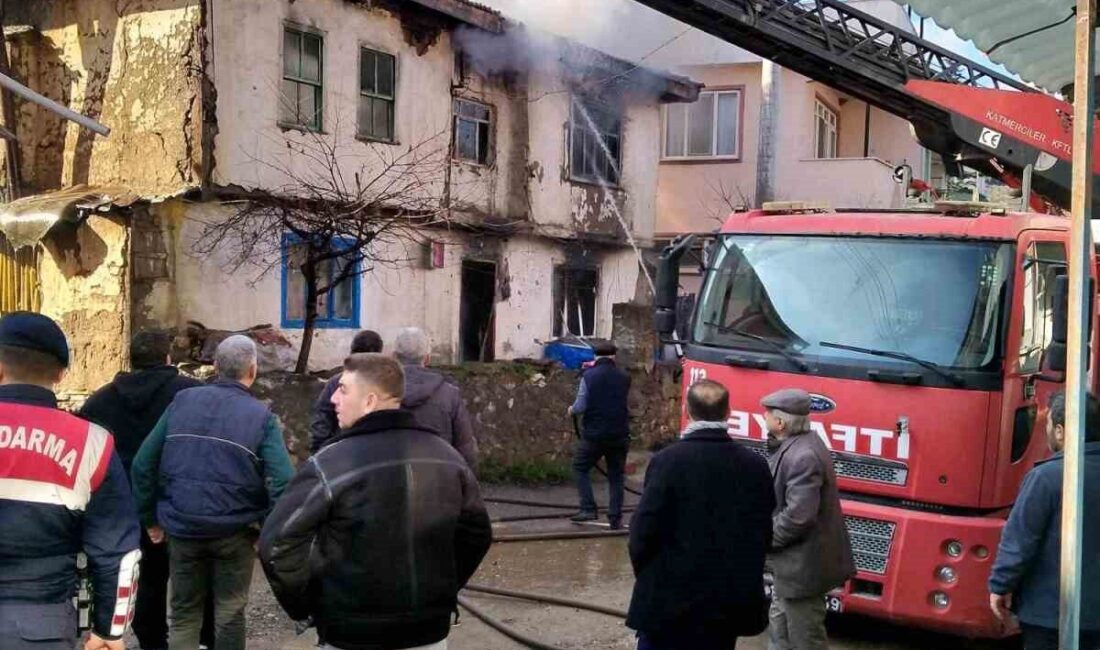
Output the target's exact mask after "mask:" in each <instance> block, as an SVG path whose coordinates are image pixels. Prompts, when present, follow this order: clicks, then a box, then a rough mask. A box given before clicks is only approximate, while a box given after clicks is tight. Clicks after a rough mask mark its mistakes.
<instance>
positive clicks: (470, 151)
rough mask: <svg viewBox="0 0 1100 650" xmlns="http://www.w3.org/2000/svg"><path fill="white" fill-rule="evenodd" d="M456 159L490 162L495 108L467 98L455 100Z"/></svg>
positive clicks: (485, 163) (482, 162)
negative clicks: (490, 138)
mask: <svg viewBox="0 0 1100 650" xmlns="http://www.w3.org/2000/svg"><path fill="white" fill-rule="evenodd" d="M454 114H455V134H454V137H455V151H454V157H455V159H456V160H465V161H467V162H472V163H477V164H478V165H488V164H489V152H490V144H489V137H490V134H491V133H492V128H491V127H492V123H493V122H492V120H493V110H492V108H490V107H489V106H487V105H485V104H479V103H477V102H471V101H468V100H465V99H456V100H454Z"/></svg>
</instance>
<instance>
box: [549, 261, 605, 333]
mask: <svg viewBox="0 0 1100 650" xmlns="http://www.w3.org/2000/svg"><path fill="white" fill-rule="evenodd" d="M575 272H584V273H592V274H593V275H594V276H595V283H593V285H592V322H591V323H588V326H589V329H588V331H589V332H590V333H584V332H581V333H577V332H570V334H572V335H573V336H578V337H581V338H585V337H589V338H591V337H594V336H596V323H598V322H599V319H600V280H601V278H600V276H601V273H600V267H598V266H574V265H569V264H555V265H554V267H553V270H552V271H551V288H552V294H553V295H551V297H550V307H551V309H552V310H553V311H554V313H553V314H551V325H550V329H551V336H553V337H555V338H556V337H561V336H565V334H566V331H567V330H568V329H569V317H570V309H569V305H568V304H567V303H568V301H569V276H570V274H571V273H575ZM559 274H560V275H561V277H562V282H561V288H560V289H558V276H559ZM559 296H560V298H561V302H562V306H563V307H565V312H566V313H565V319H564V320H559V318H561V313H560V310H559V309H558V298H559ZM573 309H576V307H575V305H574V306H573Z"/></svg>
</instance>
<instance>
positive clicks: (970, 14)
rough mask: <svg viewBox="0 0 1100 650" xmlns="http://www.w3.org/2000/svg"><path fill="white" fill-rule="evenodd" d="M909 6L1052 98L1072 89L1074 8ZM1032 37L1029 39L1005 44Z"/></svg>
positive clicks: (917, 2)
mask: <svg viewBox="0 0 1100 650" xmlns="http://www.w3.org/2000/svg"><path fill="white" fill-rule="evenodd" d="M906 1H907V2H908V4H910V5H911V6H912V7H913V9H915V10H916V11H917V12H918V13H920V14H921V15H922V16H928V17H930V18H932V19H933V20H935V21H936V23H937V24H939V25H941V26H943V27H944V28H948V29H954V30H955V33H956V34H958V35H959V36H960V37H961V38H963V39H969V40H971V41H974V44H975V45H976V46H978V49H980V50H981V51H983V52H988V53H989V57H990V59H992V60H993V61H995V62H997V63H1000V64H1002V65H1004V66H1005V67H1006V68H1008V69H1009V70H1011V71H1012V72H1014V73H1016V74H1018V75H1020V77H1021V78H1023V79H1024V80H1026V81H1030V82H1032V83H1034V84H1036V85H1037V86H1039V87H1041V88H1044V89H1046V90H1048V91H1053V92H1064V91H1066V90H1067V87H1068V86H1070V85H1072V84H1073V67H1074V61H1073V42H1074V21H1073V20H1072V19H1071V18H1072V16H1073V14H1071V13H1070V12H1071V11H1072V10H1073V9H1074V7H1073V3H1072V2H1067V0H966V1H965V2H944V1H943V0H906ZM1044 28H1046V29H1044ZM1036 30H1041V31H1036ZM1033 31H1034V32H1035V33H1033V34H1031V35H1028V36H1023V37H1021V38H1018V39H1017V40H1011V41H1010V42H1007V43H1006V42H1005V41H1008V40H1009V39H1014V38H1016V37H1020V36H1021V35H1022V34H1027V33H1028V32H1033ZM1098 42H1100V41H1098ZM991 50H992V51H991Z"/></svg>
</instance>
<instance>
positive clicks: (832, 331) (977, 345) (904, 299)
mask: <svg viewBox="0 0 1100 650" xmlns="http://www.w3.org/2000/svg"><path fill="white" fill-rule="evenodd" d="M712 259H713V262H712V264H711V270H710V272H709V275H708V277H707V280H706V283H705V284H704V287H703V290H702V294H701V298H700V306H699V310H698V313H697V315H696V318H695V329H694V332H693V337H692V342H693V343H695V344H698V345H703V346H708V347H719V348H739V349H746V350H762V351H768V350H770V349H771V346H764V345H759V342H758V341H754V340H753V339H752V338H750V336H745V335H741V334H739V332H742V333H744V334H747V335H753V336H756V337H763V338H765V339H767V340H768V342H769V343H775V344H778V345H780V346H782V347H783V349H784V350H786V351H788V352H790V353H794V354H798V355H799V356H801V357H814V358H816V359H818V360H821V361H826V362H833V363H843V362H846V361H852V362H853V363H857V362H858V361H857V360H859V361H863V362H866V359H867V355H866V354H863V353H862V352H860V351H858V350H856V349H843V348H844V346H851V347H853V348H867V349H874V350H889V351H893V352H895V353H898V354H901V355H908V356H911V357H915V358H917V359H921V360H925V361H927V362H929V363H931V364H935V365H936V366H941V367H943V368H955V369H960V370H983V369H993V368H999V362H1000V356H1001V348H1002V346H1001V345H1000V339H1001V338H1002V337H1001V336H1000V334H1001V332H1002V331H1003V327H1002V326H1003V322H1002V321H1003V312H1004V310H1005V307H1004V302H1005V301H1006V300H1007V297H1008V294H1009V291H1008V288H1007V287H1008V278H1009V276H1010V275H1011V269H1012V259H1013V245H1012V244H1010V243H997V242H958V241H935V240H927V239H908V238H881V237H879V238H873V237H816V236H776V235H726V236H724V237H722V238H721V239H720V240H719V241H718V243H717V244H716V247H715V254H714V255H713V257H712ZM822 343H830V344H834V345H824V346H823V345H822ZM835 344H840V347H837V346H836V345H835ZM918 370H919V368H918Z"/></svg>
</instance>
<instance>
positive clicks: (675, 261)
mask: <svg viewBox="0 0 1100 650" xmlns="http://www.w3.org/2000/svg"><path fill="white" fill-rule="evenodd" d="M640 1H641V2H644V3H645V4H648V5H650V6H653V7H654V8H657V9H659V10H661V11H664V12H666V13H669V14H670V15H673V16H675V17H677V18H679V19H680V20H683V21H685V22H688V23H689V24H692V25H695V26H697V27H700V28H702V29H705V30H707V31H710V32H712V33H714V34H716V35H718V36H720V37H723V38H726V39H727V40H729V41H730V42H733V43H735V44H737V45H740V46H742V47H745V48H747V49H750V50H752V51H754V52H756V53H758V54H761V55H762V56H766V57H769V58H774V59H776V60H778V61H779V62H780V63H782V64H783V65H785V66H788V67H791V68H793V69H795V70H796V71H798V72H801V73H803V74H806V75H808V76H810V77H812V78H815V79H821V80H825V81H827V82H828V83H830V84H831V85H834V86H836V87H838V88H840V89H841V90H844V91H846V92H849V93H851V94H853V95H856V96H859V97H861V98H862V99H865V100H867V101H869V102H871V103H873V104H875V105H877V106H879V107H881V108H884V109H885V110H889V111H891V112H893V113H895V114H898V115H901V116H903V117H906V118H907V119H909V120H910V121H911V123H912V124H913V126H914V132H915V133H916V135H917V137H918V138H919V139H920V140H921V142H922V143H923V144H924V145H925V146H926V147H928V148H930V149H931V150H933V151H936V152H938V153H940V154H941V155H943V156H944V160H945V162H947V163H948V165H951V166H953V165H958V164H965V165H967V166H968V167H971V168H974V169H978V170H980V171H982V172H984V173H986V174H989V175H993V176H997V177H1000V178H1002V179H1003V180H1005V181H1006V182H1007V183H1009V184H1010V185H1012V186H1014V187H1018V188H1020V190H1021V200H1020V204H1021V205H1020V206H1018V208H1017V209H1015V210H1014V209H1010V208H1007V207H1005V206H993V205H989V204H972V203H948V202H943V203H938V204H929V205H923V206H916V207H911V208H909V209H905V210H897V211H887V210H872V211H868V210H844V209H838V210H836V211H832V210H828V209H824V208H822V207H821V206H814V205H809V204H799V203H786V204H772V205H765V206H764V209H761V210H753V211H749V212H744V213H736V214H733V215H731V216H730V217H729V219H728V220H727V221H726V223H725V225H724V226H723V227H722V228H721V230H720V231H719V232H718V233H717V234H716V235H715V236H714V242H713V244H711V245H710V246H709V248H708V250H707V255H706V260H707V263H706V274H705V280H704V283H703V287H702V289H701V291H700V293H699V296H698V298H697V303H696V305H695V308H694V312H693V316H692V318H691V322H690V323H689V324H688V325H687V326H686V328H683V329H686V331H683V333H684V334H686V336H682V337H675V338H674V336H673V333H674V330H675V328H676V325H677V323H676V306H677V295H676V294H677V285H678V273H679V268H680V258H681V256H682V255H683V253H684V252H685V251H686V250H687V249H688V247H689V245H690V238H682V239H680V240H677V241H676V242H674V243H673V245H672V246H670V247H669V248H668V249H666V250H665V252H664V253H663V254H662V258H661V263H660V266H659V268H658V282H657V295H656V308H657V319H656V320H657V329H658V332H659V334H660V335H661V337H662V340H666V341H672V340H674V341H675V342H676V347H677V348H678V349H680V350H681V351H682V355H683V369H684V386H685V387H686V386H688V385H690V384H691V383H692V382H694V381H697V380H698V379H700V378H704V377H705V378H709V379H714V380H717V381H720V382H722V383H723V384H725V385H726V386H727V387H728V388H729V389H730V394H731V408H732V410H731V413H730V417H729V429H730V435H731V436H733V437H734V438H735V439H736V440H738V441H740V442H741V443H742V444H745V445H748V446H750V447H752V448H754V449H756V450H758V451H760V452H761V453H764V439H765V431H764V419H763V413H762V411H761V408H760V406H759V401H760V398H761V397H762V396H763V395H765V394H767V393H769V392H771V391H773V390H776V389H779V388H783V387H799V388H804V389H806V390H808V391H809V392H810V393H812V394H813V411H814V412H813V414H812V420H813V422H814V425H813V426H814V431H815V432H816V434H817V435H819V436H820V437H821V438H822V439H823V440H824V441H825V442H826V444H827V445H828V446H829V447H830V449H831V450H832V454H833V460H834V466H835V469H836V474H837V476H838V482H839V485H840V488H841V491H842V499H843V503H842V505H843V510H844V514H845V517H846V521H847V524H848V531H849V533H850V536H851V540H852V550H853V552H854V555H855V559H856V565H857V567H858V574H857V576H856V577H855V578H854V579H853V580H851V581H850V582H849V583H848V584H847V585H845V587H844V588H843V590H840V591H839V592H837V593H835V594H832V595H831V597H830V598H829V601H828V603H829V607H830V608H831V609H833V610H838V611H845V612H856V613H861V614H866V615H870V616H875V617H880V618H885V619H890V620H893V621H897V622H900V623H904V624H910V625H915V626H920V627H926V628H932V629H939V630H944V631H949V632H953V633H957V634H961V635H966V636H976V637H981V636H987V637H993V636H999V635H1000V634H1002V631H1001V629H1000V627H999V626H998V625H997V624H996V623H995V621H994V619H993V616H992V615H991V613H990V610H989V605H988V592H987V587H986V582H987V579H988V577H989V571H990V566H991V564H992V562H993V559H994V555H995V553H996V549H997V544H998V541H999V539H1000V535H1001V530H1002V528H1003V525H1004V520H1005V517H1006V516H1007V514H1008V511H1009V508H1010V507H1011V505H1012V503H1013V501H1014V499H1015V496H1016V494H1017V491H1018V489H1019V485H1020V481H1021V479H1022V477H1023V476H1024V474H1025V473H1026V472H1027V471H1028V470H1030V469H1031V468H1032V466H1033V465H1034V463H1035V462H1036V461H1037V460H1040V459H1042V458H1044V457H1046V456H1047V455H1048V454H1049V450H1048V449H1047V444H1046V440H1045V436H1044V429H1045V416H1046V413H1045V409H1044V405H1045V403H1046V398H1047V396H1048V395H1049V394H1050V393H1051V392H1053V391H1054V390H1057V389H1059V388H1061V387H1062V385H1063V382H1064V372H1063V368H1064V361H1065V323H1066V295H1067V290H1066V282H1065V270H1066V259H1067V245H1068V230H1069V221H1068V219H1066V218H1064V217H1061V216H1052V215H1049V214H1041V213H1039V212H1032V211H1028V207H1029V206H1030V207H1031V208H1033V209H1036V210H1042V211H1050V210H1054V209H1055V208H1057V207H1059V206H1061V207H1068V197H1069V160H1070V157H1071V152H1070V148H1069V145H1068V144H1067V143H1068V142H1069V129H1070V124H1069V116H1070V115H1071V114H1072V111H1071V110H1070V106H1069V105H1068V104H1066V103H1064V102H1061V101H1059V100H1057V99H1055V98H1053V97H1051V96H1049V95H1045V94H1042V93H1037V92H1034V91H1033V89H1031V88H1029V87H1027V86H1024V85H1023V84H1020V83H1018V82H1016V81H1014V80H1011V79H1008V78H1005V77H1003V76H1001V75H998V74H997V73H995V72H992V71H990V70H987V69H985V68H982V67H980V66H978V65H976V64H973V63H971V62H969V61H965V60H963V59H960V58H959V57H957V56H955V55H953V54H951V53H949V52H946V51H944V50H941V49H939V48H937V47H936V46H934V45H932V44H930V43H926V42H924V41H922V40H920V39H919V38H918V37H916V36H914V35H912V34H910V33H908V32H903V31H902V30H899V29H898V28H896V27H893V26H891V25H888V24H886V23H884V22H882V21H879V20H877V19H875V18H873V17H871V16H868V15H866V14H862V13H860V12H859V11H857V10H855V9H852V8H850V7H848V6H847V5H845V4H843V3H841V2H837V1H836V0H798V1H790V0H640ZM853 182H858V181H857V180H856V179H853ZM904 182H905V186H906V187H908V180H907V179H905V180H904ZM1098 196H1100V195H1098ZM1054 211H1056V210H1054ZM1090 268H1093V269H1094V271H1095V265H1090ZM1094 276H1095V272H1094ZM1093 331H1094V332H1095V327H1094V328H1093ZM668 347H671V346H668ZM1094 349H1095V346H1094Z"/></svg>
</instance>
